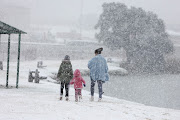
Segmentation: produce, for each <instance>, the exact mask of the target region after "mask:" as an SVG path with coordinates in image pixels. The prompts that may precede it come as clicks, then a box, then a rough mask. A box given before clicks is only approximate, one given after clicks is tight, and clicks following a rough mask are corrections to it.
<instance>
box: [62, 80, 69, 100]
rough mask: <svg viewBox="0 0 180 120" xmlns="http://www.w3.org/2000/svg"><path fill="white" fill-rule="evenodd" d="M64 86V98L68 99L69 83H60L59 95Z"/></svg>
mask: <svg viewBox="0 0 180 120" xmlns="http://www.w3.org/2000/svg"><path fill="white" fill-rule="evenodd" d="M64 86H65V90H66V95H65V97H68V96H69V83H64V82H61V88H60V91H61V92H60V95H63V89H64Z"/></svg>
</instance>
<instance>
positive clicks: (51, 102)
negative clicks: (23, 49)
mask: <svg viewBox="0 0 180 120" xmlns="http://www.w3.org/2000/svg"><path fill="white" fill-rule="evenodd" d="M13 65H14V66H13ZM15 66H16V64H15V63H14V64H13V63H12V66H11V69H10V70H11V71H10V82H9V83H10V88H9V89H6V88H4V86H5V84H4V83H5V76H6V75H5V73H6V72H5V71H0V76H1V77H0V85H1V86H0V108H1V109H0V120H180V110H172V109H164V108H157V107H150V106H144V105H142V104H138V103H133V102H128V101H125V100H119V99H116V98H112V97H107V96H104V97H103V101H102V102H97V99H98V97H97V94H95V101H94V102H90V101H89V98H90V95H89V92H88V91H85V90H83V91H82V94H83V99H82V101H81V102H78V103H76V102H75V101H74V99H75V98H74V89H73V88H72V87H71V88H70V101H68V102H67V101H65V100H64V99H63V101H60V100H59V87H60V86H59V85H58V84H54V83H50V82H47V81H46V80H44V81H40V84H35V83H29V82H28V81H27V76H28V74H27V73H28V67H29V66H32V67H33V63H29V62H24V63H22V64H21V74H20V83H19V89H16V88H14V86H15V80H16V77H15V76H16V72H15V70H16V69H15V68H14V67H15ZM52 67H53V66H52ZM25 68H26V69H25ZM46 72H47V71H46ZM11 86H13V87H11Z"/></svg>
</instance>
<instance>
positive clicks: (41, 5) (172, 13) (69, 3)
mask: <svg viewBox="0 0 180 120" xmlns="http://www.w3.org/2000/svg"><path fill="white" fill-rule="evenodd" d="M0 1H2V0H0ZM4 1H9V2H10V3H13V4H21V5H24V6H28V7H30V8H32V10H31V11H32V21H35V20H39V21H42V20H46V21H48V20H49V21H53V20H54V21H55V20H56V21H57V20H60V21H73V20H74V21H76V20H77V19H78V18H79V16H80V12H81V2H82V1H83V14H100V13H101V12H102V11H101V10H102V7H101V5H102V4H103V3H104V2H112V1H115V2H122V3H125V4H126V5H127V6H135V7H142V8H143V9H145V10H146V11H153V12H154V13H156V14H158V15H159V18H161V19H163V20H164V21H165V23H167V24H179V25H180V7H179V5H180V0H4Z"/></svg>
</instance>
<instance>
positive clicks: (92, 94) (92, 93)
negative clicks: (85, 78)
mask: <svg viewBox="0 0 180 120" xmlns="http://www.w3.org/2000/svg"><path fill="white" fill-rule="evenodd" d="M95 83H96V81H94V80H92V79H91V96H94V86H95ZM97 83H98V90H99V98H102V94H103V91H102V84H103V82H102V80H97Z"/></svg>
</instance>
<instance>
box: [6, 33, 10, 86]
mask: <svg viewBox="0 0 180 120" xmlns="http://www.w3.org/2000/svg"><path fill="white" fill-rule="evenodd" d="M10 36H11V35H10V34H9V36H8V54H7V76H6V87H8V79H9V55H10Z"/></svg>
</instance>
